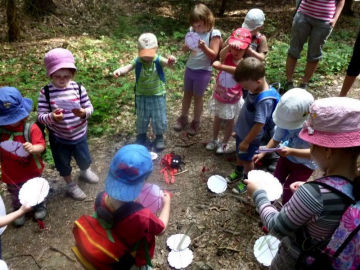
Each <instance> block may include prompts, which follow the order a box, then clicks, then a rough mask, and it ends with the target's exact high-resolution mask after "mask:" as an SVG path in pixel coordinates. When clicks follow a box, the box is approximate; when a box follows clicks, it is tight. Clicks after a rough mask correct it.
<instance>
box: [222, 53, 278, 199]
mask: <svg viewBox="0 0 360 270" xmlns="http://www.w3.org/2000/svg"><path fill="white" fill-rule="evenodd" d="M234 79H235V80H236V81H237V82H238V83H240V84H241V85H242V87H244V88H246V89H248V90H249V94H248V95H247V97H246V98H245V104H244V105H243V106H242V108H241V112H240V115H239V117H238V120H237V122H236V125H235V133H236V151H237V159H236V163H237V166H236V168H235V171H234V172H233V173H232V174H230V175H229V176H228V177H227V178H226V180H227V181H228V182H229V183H231V182H235V181H237V180H243V179H244V175H245V177H246V175H247V173H248V172H249V171H250V170H252V169H253V168H254V162H253V161H252V158H253V156H254V154H255V151H256V150H257V149H258V148H259V145H260V141H261V138H262V136H263V133H264V130H267V129H270V128H273V127H274V123H273V122H272V119H271V115H272V112H273V110H274V108H275V105H276V101H277V100H278V93H277V92H276V91H275V90H274V89H272V88H271V89H269V85H268V84H267V82H266V79H265V64H264V62H262V61H260V60H259V59H257V58H255V57H247V58H245V59H244V60H242V61H241V62H240V63H239V65H238V66H237V67H236V70H235V74H234ZM263 92H265V94H269V95H268V96H267V98H264V99H263V98H261V99H260V100H258V99H259V98H260V97H261V96H264V94H263ZM233 191H234V192H235V193H243V192H245V191H246V185H245V184H244V183H243V182H241V183H240V184H239V185H238V186H237V187H236V188H234V189H233Z"/></svg>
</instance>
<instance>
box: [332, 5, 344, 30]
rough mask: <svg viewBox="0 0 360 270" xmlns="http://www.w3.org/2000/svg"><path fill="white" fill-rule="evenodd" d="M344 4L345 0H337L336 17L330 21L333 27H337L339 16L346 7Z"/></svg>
mask: <svg viewBox="0 0 360 270" xmlns="http://www.w3.org/2000/svg"><path fill="white" fill-rule="evenodd" d="M344 4H345V0H339V1H337V4H336V10H335V14H334V17H333V18H332V19H331V20H330V22H329V23H330V25H331V26H332V27H335V24H336V22H337V20H338V19H339V16H340V13H341V11H342V9H343V7H344Z"/></svg>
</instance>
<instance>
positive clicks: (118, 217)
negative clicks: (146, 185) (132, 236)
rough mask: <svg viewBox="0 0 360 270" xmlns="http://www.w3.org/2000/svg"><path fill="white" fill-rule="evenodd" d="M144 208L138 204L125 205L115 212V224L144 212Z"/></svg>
mask: <svg viewBox="0 0 360 270" xmlns="http://www.w3.org/2000/svg"><path fill="white" fill-rule="evenodd" d="M143 208H144V206H142V205H141V204H140V203H137V202H128V203H125V204H123V205H122V206H121V207H120V208H118V209H117V210H116V211H115V212H114V223H117V222H120V221H122V220H124V219H125V218H127V217H128V216H130V215H132V214H134V213H136V212H138V211H140V210H142V209H143Z"/></svg>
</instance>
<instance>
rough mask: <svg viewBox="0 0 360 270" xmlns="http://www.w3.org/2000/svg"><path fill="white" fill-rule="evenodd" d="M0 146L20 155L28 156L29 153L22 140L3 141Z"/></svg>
mask: <svg viewBox="0 0 360 270" xmlns="http://www.w3.org/2000/svg"><path fill="white" fill-rule="evenodd" d="M0 147H1V148H2V149H4V150H5V151H7V152H10V153H13V154H14V155H17V156H18V157H27V156H28V155H29V152H28V151H26V150H25V148H24V146H23V144H22V143H21V142H16V141H3V142H1V143H0Z"/></svg>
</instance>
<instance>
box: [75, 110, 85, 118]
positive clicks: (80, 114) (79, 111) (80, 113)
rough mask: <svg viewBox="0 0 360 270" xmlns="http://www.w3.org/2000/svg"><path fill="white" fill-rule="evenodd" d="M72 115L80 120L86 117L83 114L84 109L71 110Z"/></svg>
mask: <svg viewBox="0 0 360 270" xmlns="http://www.w3.org/2000/svg"><path fill="white" fill-rule="evenodd" d="M72 113H73V114H75V116H77V117H80V118H85V116H86V112H85V109H84V108H81V109H73V110H72Z"/></svg>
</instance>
